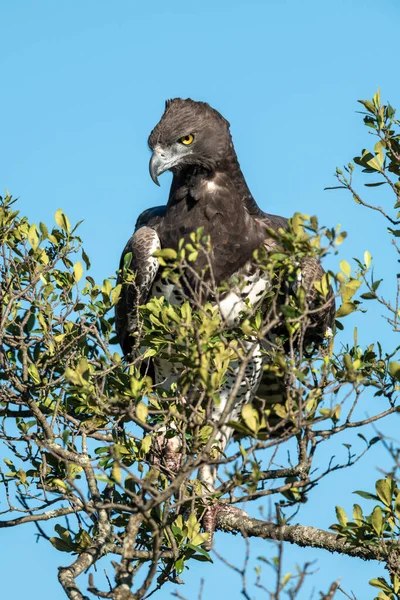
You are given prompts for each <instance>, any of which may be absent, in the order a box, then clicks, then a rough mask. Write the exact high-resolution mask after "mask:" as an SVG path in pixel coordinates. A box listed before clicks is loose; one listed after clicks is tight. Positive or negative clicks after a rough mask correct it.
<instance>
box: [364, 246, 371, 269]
mask: <svg viewBox="0 0 400 600" xmlns="http://www.w3.org/2000/svg"><path fill="white" fill-rule="evenodd" d="M364 263H365V266H366V267H367V269H368V268H369V265H370V264H371V254H370V253H369V252H368V250H366V251H365V252H364Z"/></svg>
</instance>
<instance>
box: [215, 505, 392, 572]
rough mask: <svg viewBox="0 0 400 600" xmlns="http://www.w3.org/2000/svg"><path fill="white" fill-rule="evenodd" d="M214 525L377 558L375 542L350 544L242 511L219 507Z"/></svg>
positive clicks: (311, 529)
mask: <svg viewBox="0 0 400 600" xmlns="http://www.w3.org/2000/svg"><path fill="white" fill-rule="evenodd" d="M217 529H219V530H221V531H227V532H232V533H234V532H237V533H240V534H242V535H243V536H244V537H258V538H262V539H265V540H282V541H284V542H289V543H290V544H296V545H297V546H300V547H303V548H307V547H308V548H320V549H322V550H328V552H337V553H339V554H346V555H347V556H354V557H358V558H362V559H363V560H381V559H383V558H384V557H383V556H382V549H381V548H379V547H377V546H374V547H373V546H368V545H364V546H354V545H353V544H351V543H349V542H347V541H346V540H344V539H343V538H340V537H339V536H338V535H336V534H335V533H330V532H329V531H324V530H323V529H316V528H315V527H309V526H307V525H277V524H275V523H270V522H268V521H260V520H259V519H253V518H251V517H249V516H247V515H246V513H244V512H243V511H239V510H237V509H236V510H232V508H231V507H229V506H227V507H226V508H225V507H224V508H221V509H220V510H219V512H218V516H217Z"/></svg>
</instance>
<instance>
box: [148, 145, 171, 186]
mask: <svg viewBox="0 0 400 600" xmlns="http://www.w3.org/2000/svg"><path fill="white" fill-rule="evenodd" d="M167 168H168V167H167V165H166V162H165V160H164V159H163V158H161V156H160V155H159V154H157V153H156V152H153V154H152V155H151V159H150V164H149V171H150V177H151V178H152V180H153V181H154V183H155V184H156V185H160V184H159V182H158V176H159V175H161V173H164V171H166V170H167Z"/></svg>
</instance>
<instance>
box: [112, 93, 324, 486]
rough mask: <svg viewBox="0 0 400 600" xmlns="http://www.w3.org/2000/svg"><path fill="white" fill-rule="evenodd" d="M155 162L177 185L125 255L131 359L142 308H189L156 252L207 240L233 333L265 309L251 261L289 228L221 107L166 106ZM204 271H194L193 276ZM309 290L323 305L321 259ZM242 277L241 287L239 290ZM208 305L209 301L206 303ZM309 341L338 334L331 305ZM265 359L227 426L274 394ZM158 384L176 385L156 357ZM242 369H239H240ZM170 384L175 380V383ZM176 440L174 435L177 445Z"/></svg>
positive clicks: (223, 394) (314, 264) (209, 471)
mask: <svg viewBox="0 0 400 600" xmlns="http://www.w3.org/2000/svg"><path fill="white" fill-rule="evenodd" d="M148 143H149V146H150V149H151V151H152V156H151V160H150V175H151V178H152V180H153V181H154V182H155V183H156V184H157V185H159V182H158V177H159V176H160V175H161V174H162V173H164V172H165V171H168V170H169V171H172V173H173V180H172V184H171V189H170V193H169V198H168V202H167V204H166V205H165V206H158V207H155V208H150V209H148V210H146V211H144V212H143V213H142V214H141V215H140V216H139V218H138V221H137V224H136V229H135V232H134V234H133V235H132V237H131V238H130V240H129V241H128V243H127V245H126V247H125V249H124V251H123V255H122V259H121V265H122V264H123V258H124V256H125V255H126V253H131V254H132V263H131V268H132V269H133V271H134V272H135V283H134V285H127V284H124V285H123V287H122V293H121V297H120V300H119V302H118V304H117V307H116V329H117V335H118V339H119V342H120V344H121V347H122V349H123V352H124V354H125V355H128V354H129V353H130V351H131V349H132V344H133V338H132V334H133V333H134V332H135V330H136V328H137V306H138V305H139V304H144V303H146V302H147V301H148V300H149V299H150V298H151V297H153V296H156V297H161V296H164V297H165V298H166V300H168V301H169V302H171V303H172V304H179V303H182V302H183V298H182V296H181V294H180V293H178V289H177V287H176V286H175V285H174V284H173V283H171V282H169V281H168V280H164V279H162V277H161V273H160V270H159V263H158V260H157V258H155V257H154V256H153V253H154V252H155V251H156V250H158V249H161V248H173V249H175V250H177V249H178V243H179V240H180V239H181V238H184V239H186V240H187V241H188V238H189V236H190V234H191V233H192V232H194V231H196V230H197V229H198V228H199V227H202V228H203V231H204V234H206V235H207V236H209V239H210V245H211V256H210V262H211V272H212V274H213V278H214V281H215V285H216V286H218V285H220V284H221V283H222V282H231V285H230V288H229V289H227V290H226V291H225V292H224V293H223V295H222V297H221V299H220V301H219V308H220V311H221V314H222V317H223V318H224V319H225V321H226V323H227V325H228V326H232V325H234V323H235V320H236V319H237V317H238V315H239V314H240V313H241V311H243V310H244V309H245V308H246V306H248V304H249V303H250V305H254V304H256V303H257V302H259V301H260V299H261V298H262V296H263V295H265V292H266V291H267V290H268V285H269V282H268V281H267V279H266V277H265V276H263V275H262V274H260V272H258V271H257V270H255V268H254V266H253V264H254V261H253V253H254V251H255V250H257V249H259V248H261V247H263V246H264V247H266V248H267V249H271V248H273V247H274V245H275V244H276V241H275V240H274V239H272V237H271V236H270V235H269V234H268V229H272V230H275V231H278V230H279V229H280V228H284V229H285V228H287V225H288V221H287V219H285V218H284V217H280V216H276V215H270V214H266V213H264V212H263V211H262V210H261V209H260V208H259V207H258V205H257V204H256V201H255V200H254V198H253V196H252V194H251V193H250V190H249V188H248V186H247V184H246V180H245V178H244V176H243V173H242V171H241V168H240V165H239V162H238V159H237V156H236V152H235V149H234V146H233V142H232V138H231V134H230V125H229V123H228V121H227V120H226V119H225V118H224V117H223V116H222V115H221V114H220V113H219V112H218V111H216V110H215V109H213V108H212V107H211V106H209V105H208V104H206V103H205V102H196V101H193V100H191V99H181V98H175V99H173V100H168V101H167V102H166V106H165V112H164V114H163V115H162V118H161V120H160V121H159V123H158V124H157V125H156V126H155V127H154V129H153V131H152V132H151V134H150V137H149V140H148ZM203 266H204V265H202V264H201V262H200V264H197V263H195V266H194V268H195V269H196V268H197V269H201V268H202V267H203ZM301 271H302V285H303V286H304V287H305V289H307V290H308V298H307V299H308V306H309V307H313V306H316V305H317V294H316V290H315V287H314V285H313V282H314V281H316V280H319V279H321V277H322V275H323V270H322V268H321V266H320V264H319V262H318V261H317V260H316V259H314V258H307V259H305V260H304V263H303V264H302V265H301ZM238 278H240V279H241V280H242V281H244V286H242V287H240V288H238V287H237V284H236V283H234V282H236V281H237V280H238ZM206 300H207V298H206ZM315 312H316V315H314V322H313V324H312V325H313V326H312V329H313V331H311V332H310V334H309V335H310V338H311V337H314V338H315V339H318V338H320V339H322V338H323V336H324V334H325V333H326V332H327V330H328V328H330V327H331V326H332V323H333V317H334V302H333V300H332V302H331V303H329V302H328V303H327V306H326V307H325V308H323V309H321V311H319V312H318V311H315ZM264 360H265V359H264V357H263V353H262V351H261V347H257V348H255V350H254V352H253V354H252V358H251V360H250V362H249V364H248V365H247V367H246V381H245V384H244V385H243V386H240V388H239V390H238V393H237V397H236V399H235V402H234V406H233V407H232V409H231V411H230V414H229V415H228V418H227V419H226V421H229V420H235V419H237V418H238V416H239V415H240V411H241V408H242V406H243V404H244V403H247V402H251V401H252V400H253V398H254V397H255V396H256V395H257V394H258V395H262V394H263V393H264V394H267V393H268V392H267V391H266V392H265V391H264V390H267V386H266V385H265V382H264V379H263V378H264V370H263V366H264ZM151 361H152V363H153V364H152V367H153V376H154V382H155V384H156V385H157V384H160V383H161V382H163V387H165V388H166V387H168V382H171V381H172V380H173V378H172V374H173V373H174V368H173V367H174V365H168V364H165V360H164V361H159V360H157V357H156V356H155V357H153V358H152V359H151ZM238 368H239V366H238ZM169 375H171V378H170V379H168V376H169ZM234 383H235V371H234V370H233V372H231V374H230V375H229V376H228V377H227V379H226V382H225V383H224V384H223V386H222V389H221V391H220V399H221V402H220V403H219V405H218V406H215V408H214V409H213V414H212V416H211V418H212V419H213V420H215V421H217V420H218V419H219V418H220V416H221V414H222V411H223V409H224V406H225V402H226V400H227V398H228V397H229V394H230V391H231V389H232V387H233V385H234ZM231 433H232V430H231V429H230V428H229V427H227V426H224V427H222V428H221V430H220V431H219V433H218V435H217V441H218V443H219V445H220V449H221V450H223V449H224V446H225V444H226V443H227V441H228V439H229V436H230V435H231ZM173 441H174V438H173V437H172V442H171V440H170V442H169V443H173ZM215 477H216V473H215V468H214V467H209V466H208V465H204V467H202V468H201V469H200V472H199V479H200V480H201V481H202V482H203V484H204V486H205V487H207V489H208V490H213V489H214V484H215Z"/></svg>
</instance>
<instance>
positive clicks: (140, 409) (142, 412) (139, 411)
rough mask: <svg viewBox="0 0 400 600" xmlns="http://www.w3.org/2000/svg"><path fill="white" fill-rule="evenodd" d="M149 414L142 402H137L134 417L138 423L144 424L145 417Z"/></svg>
mask: <svg viewBox="0 0 400 600" xmlns="http://www.w3.org/2000/svg"><path fill="white" fill-rule="evenodd" d="M148 414H149V409H148V408H147V406H146V404H145V403H144V402H139V404H138V405H137V406H136V416H137V418H138V419H139V421H142V422H143V423H146V419H147V415H148Z"/></svg>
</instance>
